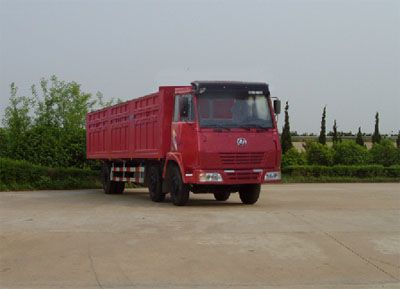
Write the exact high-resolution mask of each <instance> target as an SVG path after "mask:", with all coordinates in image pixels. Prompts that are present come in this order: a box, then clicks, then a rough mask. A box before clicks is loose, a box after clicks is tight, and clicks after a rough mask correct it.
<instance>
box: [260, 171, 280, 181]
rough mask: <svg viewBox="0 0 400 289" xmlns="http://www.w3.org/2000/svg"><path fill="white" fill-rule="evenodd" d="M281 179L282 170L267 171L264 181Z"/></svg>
mask: <svg viewBox="0 0 400 289" xmlns="http://www.w3.org/2000/svg"><path fill="white" fill-rule="evenodd" d="M280 179H281V172H267V173H266V174H265V177H264V181H266V182H268V181H279V180H280Z"/></svg>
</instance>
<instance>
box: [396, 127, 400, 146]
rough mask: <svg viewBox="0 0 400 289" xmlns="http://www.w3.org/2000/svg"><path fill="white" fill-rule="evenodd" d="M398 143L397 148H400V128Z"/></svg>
mask: <svg viewBox="0 0 400 289" xmlns="http://www.w3.org/2000/svg"><path fill="white" fill-rule="evenodd" d="M396 145H397V148H398V149H400V130H399V133H398V134H397V139H396Z"/></svg>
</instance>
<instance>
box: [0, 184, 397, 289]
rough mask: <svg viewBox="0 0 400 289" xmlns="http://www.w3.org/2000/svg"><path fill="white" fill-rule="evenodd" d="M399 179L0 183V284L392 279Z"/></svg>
mask: <svg viewBox="0 0 400 289" xmlns="http://www.w3.org/2000/svg"><path fill="white" fill-rule="evenodd" d="M399 209H400V184H289V185H266V186H264V187H263V192H262V195H261V198H260V200H259V202H258V203H257V204H256V205H254V206H246V205H242V204H241V203H240V201H239V198H238V196H237V195H232V196H231V198H230V199H229V200H228V201H227V202H217V201H214V200H212V195H191V200H190V201H189V204H188V206H185V207H176V206H173V205H172V204H171V203H169V202H168V201H167V202H166V203H153V202H151V201H150V200H149V198H148V195H147V190H144V189H135V190H130V191H129V192H128V193H125V194H123V195H116V196H112V195H104V194H103V193H102V192H101V191H100V190H75V191H33V192H0V257H1V259H0V288H19V289H20V288H22V289H25V288H26V289H30V288H35V289H46V288H74V289H76V288H85V289H86V288H87V289H89V288H100V289H106V288H182V289H183V288H199V289H203V288H217V289H218V288H247V289H248V288H269V289H272V288H288V289H290V288H293V289H305V288H307V289H309V288H311V289H313V288H314V289H316V288H318V289H319V288H322V289H325V288H336V289H338V288H341V289H343V288H344V289H346V288H357V289H361V288H362V289H368V288H374V289H375V288H400V281H399V280H400V210H399Z"/></svg>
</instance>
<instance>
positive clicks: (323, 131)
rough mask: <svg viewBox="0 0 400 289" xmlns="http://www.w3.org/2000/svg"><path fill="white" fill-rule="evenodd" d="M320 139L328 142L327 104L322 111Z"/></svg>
mask: <svg viewBox="0 0 400 289" xmlns="http://www.w3.org/2000/svg"><path fill="white" fill-rule="evenodd" d="M318 141H319V142H320V143H321V144H323V145H325V144H326V106H324V110H323V111H322V120H321V132H320V133H319V138H318Z"/></svg>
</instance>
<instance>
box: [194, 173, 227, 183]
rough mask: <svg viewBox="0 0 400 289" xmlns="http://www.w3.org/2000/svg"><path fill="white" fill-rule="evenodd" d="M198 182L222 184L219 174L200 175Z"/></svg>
mask: <svg viewBox="0 0 400 289" xmlns="http://www.w3.org/2000/svg"><path fill="white" fill-rule="evenodd" d="M199 181H200V182H222V176H221V174H219V173H200V175H199Z"/></svg>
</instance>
